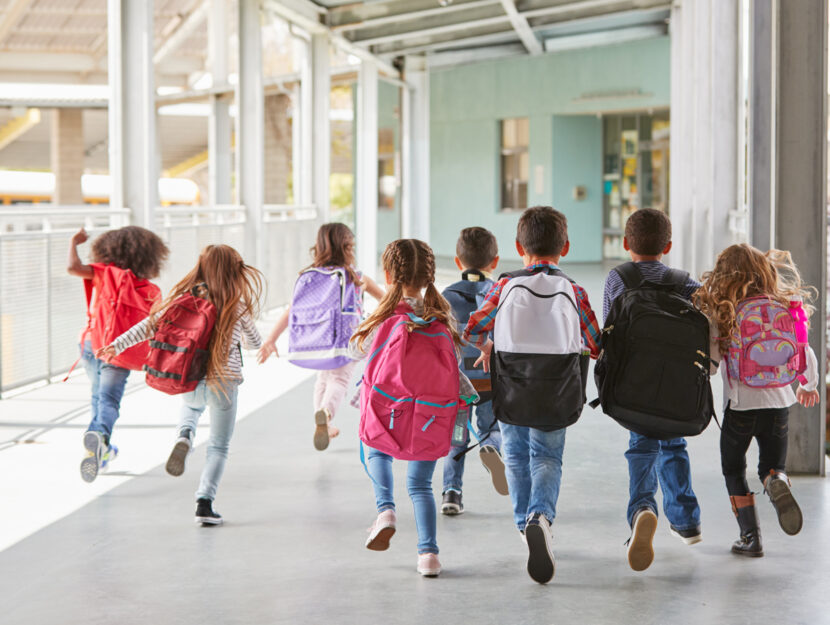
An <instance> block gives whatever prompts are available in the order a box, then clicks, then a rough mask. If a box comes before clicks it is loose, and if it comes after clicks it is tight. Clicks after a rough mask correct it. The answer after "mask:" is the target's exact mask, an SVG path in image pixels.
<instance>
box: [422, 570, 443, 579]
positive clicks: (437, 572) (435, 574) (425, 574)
mask: <svg viewBox="0 0 830 625" xmlns="http://www.w3.org/2000/svg"><path fill="white" fill-rule="evenodd" d="M418 573H420V574H421V575H422V576H423V577H438V576H439V575H440V574H441V569H437V570H436V569H418Z"/></svg>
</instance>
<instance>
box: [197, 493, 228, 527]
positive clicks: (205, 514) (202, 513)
mask: <svg viewBox="0 0 830 625" xmlns="http://www.w3.org/2000/svg"><path fill="white" fill-rule="evenodd" d="M196 523H201V524H202V525H222V515H220V514H218V513H216V512H214V511H213V502H212V501H211V500H210V499H205V498H204V497H202V498H200V499H197V500H196Z"/></svg>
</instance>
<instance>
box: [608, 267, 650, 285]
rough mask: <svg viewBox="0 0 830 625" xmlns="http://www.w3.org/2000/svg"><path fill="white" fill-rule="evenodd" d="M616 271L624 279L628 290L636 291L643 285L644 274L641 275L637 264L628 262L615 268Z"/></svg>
mask: <svg viewBox="0 0 830 625" xmlns="http://www.w3.org/2000/svg"><path fill="white" fill-rule="evenodd" d="M614 271H616V272H617V275H618V276H619V277H620V278H621V279H622V281H623V285H625V288H626V289H636V288H637V287H639V286H640V285H642V284H643V274H641V273H640V269H639V267H637V263H635V262H628V263H623V264H622V265H618V266H616V267H614Z"/></svg>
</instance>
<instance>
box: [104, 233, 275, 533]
mask: <svg viewBox="0 0 830 625" xmlns="http://www.w3.org/2000/svg"><path fill="white" fill-rule="evenodd" d="M262 284H263V282H262V274H261V273H260V272H259V270H257V269H255V268H254V267H251V266H250V265H247V264H245V262H244V261H243V260H242V257H241V256H240V255H239V252H237V251H236V250H235V249H233V248H232V247H229V246H227V245H208V246H207V247H206V248H205V249H204V250H202V253H201V254H200V256H199V260H198V262H197V263H196V266H195V267H194V268H193V269H192V270H191V271H190V272H189V273H188V274H187V275H186V276H185V277H184V278H182V279H181V280H180V281H179V282H178V284H176V286H174V287H173V289H172V290H171V291H170V294H169V295H168V296H167V298H166V299H165V300H164V301H162V302H160V303H158V304H157V305H156V306H154V307H153V309H152V310H151V312H150V316H149V317H147V318H146V319H145V320H143V321H141V322H140V323H138V324H136V325H135V326H133V327H132V328H130V329H129V330H128V331H127V332H125V333H124V334H122V335H121V336H119V337H118V338H117V339H116V340H115V341H113V343H112V344H111V345H109V346H107V347H104V348H102V349H101V350H100V351H99V357H104V358H109V357H112V356H113V355H115V354H118V353H120V352H122V351H123V350H125V349H127V348H128V347H131V346H132V345H135V344H136V343H139V342H141V341H146V340H148V339H150V338H151V337H152V336H153V334H154V333H155V329H156V325H157V322H158V319H159V317H160V316H161V314H162V313H163V312H164V311H165V310H166V309H167V308H168V307H169V306H170V305H171V304H172V303H173V302H174V301H175V300H176V299H178V298H179V297H181V296H182V295H185V294H187V293H194V294H196V295H198V296H199V297H203V298H205V299H207V300H209V301H210V302H211V303H212V304H213V305H214V306H215V307H216V313H217V315H216V324H215V326H214V328H213V333H212V334H211V337H210V343H209V344H208V359H207V373H206V376H205V378H204V379H203V380H201V381H200V382H199V384H198V386H197V387H196V388H195V389H194V390H193V391H191V392H189V393H184V394H183V395H182V398H183V399H184V405H183V406H182V412H181V417H180V421H179V430H178V438H177V440H176V442H175V444H174V446H173V450H172V451H171V453H170V457H169V458H168V460H167V465H166V469H167V472H168V473H169V474H170V475H174V476H178V475H181V474H182V473H184V469H185V460H186V459H187V456H188V454H189V453H190V451H191V449H192V447H193V437H194V435H195V432H196V426H197V424H198V422H199V417H200V416H201V415H202V413H203V412H204V411H205V408H206V407H210V442H209V444H208V448H207V461H206V463H205V468H204V470H203V471H202V476H201V480H200V482H199V488H198V489H197V491H196V522H197V523H201V524H203V525H220V524H221V523H222V517H221V516H220V515H219V514H217V513H216V512H215V511H214V510H213V500H214V499H215V497H216V490H217V487H218V486H219V481H220V480H221V478H222V474H223V473H224V470H225V463H226V462H227V459H228V448H229V446H230V440H231V436H232V434H233V428H234V423H235V421H236V407H237V394H238V389H239V385H240V384H241V383H242V348H243V347H245V348H247V349H256V348H258V347H260V345H261V344H262V338H261V337H260V334H259V331H258V330H257V328H256V326H255V325H254V319H256V318H257V316H258V315H259V300H260V296H261V295H262Z"/></svg>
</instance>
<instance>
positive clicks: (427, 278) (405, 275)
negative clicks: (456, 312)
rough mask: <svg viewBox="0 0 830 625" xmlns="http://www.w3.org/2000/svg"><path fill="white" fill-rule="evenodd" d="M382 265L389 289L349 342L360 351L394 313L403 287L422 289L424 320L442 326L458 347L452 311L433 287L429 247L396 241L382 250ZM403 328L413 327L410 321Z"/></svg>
mask: <svg viewBox="0 0 830 625" xmlns="http://www.w3.org/2000/svg"><path fill="white" fill-rule="evenodd" d="M382 262H383V269H384V271H386V272H387V273H388V274H389V279H390V281H391V282H392V288H391V289H389V290H388V291H386V295H384V296H383V299H382V300H380V303H379V304H378V307H377V310H375V312H373V313H372V314H371V315H370V316H369V318H368V319H366V320H365V321H364V322H363V323H361V324H360V326H359V327H358V328H357V331H356V332H355V333H354V334H353V335H352V341H357V346H358V348H359V349H363V344H364V343H365V342H366V339H367V338H368V337H369V335H370V334H371V333H372V332H373V331H374V329H375V328H377V327H378V326H379V325H380V324H381V323H383V322H384V321H386V320H387V319H389V317H391V316H392V315H393V314H394V313H395V308H396V307H397V305H398V303H399V302H400V301H401V300H402V299H403V296H404V288H408V289H418V290H419V291H420V290H421V289H425V291H424V319H431V318H434V319H435V320H436V321H440V322H441V323H443V324H444V325H446V326H447V329H448V330H449V331H450V335H451V336H452V340H453V342H454V343H455V344H456V345H457V346H458V345H461V337H459V336H458V330H457V329H456V327H455V322H454V321H453V317H452V308H451V307H450V304H449V302H448V301H447V300H445V299H444V298H443V297H442V296H441V294H440V293H439V292H438V289H436V288H435V255H434V254H433V253H432V248H430V246H429V245H427V244H426V243H424V242H423V241H419V240H417V239H398V240H397V241H392V243H390V244H389V245H387V246H386V249H385V250H383V260H382ZM407 325H408V327H409V331H410V332H411V331H412V330H413V329H414V328H415V327H417V326H416V324H415V323H414V322H409V323H408V324H407Z"/></svg>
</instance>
